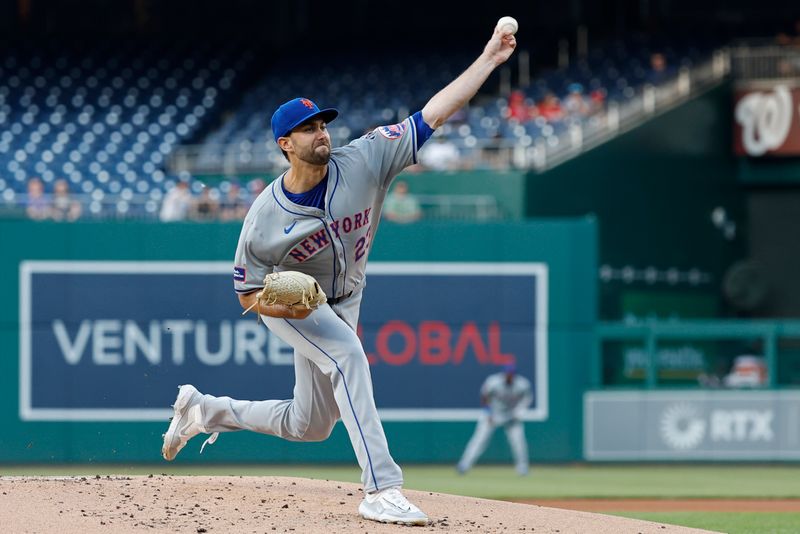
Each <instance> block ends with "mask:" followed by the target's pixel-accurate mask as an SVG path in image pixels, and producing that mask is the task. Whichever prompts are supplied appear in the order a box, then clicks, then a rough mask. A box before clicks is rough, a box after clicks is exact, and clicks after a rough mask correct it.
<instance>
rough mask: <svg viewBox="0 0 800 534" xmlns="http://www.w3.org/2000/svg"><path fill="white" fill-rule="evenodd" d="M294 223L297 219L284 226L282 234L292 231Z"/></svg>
mask: <svg viewBox="0 0 800 534" xmlns="http://www.w3.org/2000/svg"><path fill="white" fill-rule="evenodd" d="M295 224H297V221H294V222H293V223H292V224H290V225H289V226H287V227H286V228H284V229H283V233H284V234H288V233H289V232H291V231H292V228H294V225H295Z"/></svg>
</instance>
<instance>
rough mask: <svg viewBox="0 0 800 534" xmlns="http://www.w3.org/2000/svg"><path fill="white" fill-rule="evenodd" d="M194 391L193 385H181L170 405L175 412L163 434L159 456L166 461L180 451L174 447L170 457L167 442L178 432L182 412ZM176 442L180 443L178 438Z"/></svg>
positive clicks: (182, 416)
mask: <svg viewBox="0 0 800 534" xmlns="http://www.w3.org/2000/svg"><path fill="white" fill-rule="evenodd" d="M195 391H196V389H195V388H193V387H187V386H181V387H180V388H178V398H177V399H175V404H174V405H173V406H172V407H173V409H174V410H175V412H174V414H173V416H172V422H171V423H170V424H169V428H168V429H167V432H166V433H165V434H164V436H163V437H164V444H163V445H161V456H162V457H163V458H164V459H165V460H166V461H168V462H171V461H172V460H174V459H175V457H176V456H178V453H179V452H180V451H179V450H177V449H176V450H175V454H173V455H172V456H171V457H170V454H169V450H170V446H169V444H170V443H171V442H172V441H174V439H175V434H176V433H177V432H178V428H180V424H181V420H183V418H184V416H185V414H184V413H182V412H184V410H185V409H186V405H187V404H189V401H190V400H191V399H192V396H193V395H194V392H195ZM178 442H179V443H180V440H178Z"/></svg>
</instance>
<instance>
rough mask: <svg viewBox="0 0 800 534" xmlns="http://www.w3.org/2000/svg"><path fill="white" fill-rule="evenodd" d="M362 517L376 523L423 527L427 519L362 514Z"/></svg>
mask: <svg viewBox="0 0 800 534" xmlns="http://www.w3.org/2000/svg"><path fill="white" fill-rule="evenodd" d="M361 517H363V518H364V519H369V520H370V521H377V522H378V523H388V524H395V525H407V526H419V527H424V526H425V525H427V524H428V522H429V521H428V520H427V519H414V520H412V521H403V520H401V519H374V518H372V517H367V516H364V515H362V516H361Z"/></svg>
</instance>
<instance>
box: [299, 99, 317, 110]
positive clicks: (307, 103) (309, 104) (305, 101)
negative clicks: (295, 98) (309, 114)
mask: <svg viewBox="0 0 800 534" xmlns="http://www.w3.org/2000/svg"><path fill="white" fill-rule="evenodd" d="M300 103H301V104H303V105H304V106H305V107H307V108H308V109H314V103H313V102H312V101H311V100H309V99H307V98H303V99H302V100H300Z"/></svg>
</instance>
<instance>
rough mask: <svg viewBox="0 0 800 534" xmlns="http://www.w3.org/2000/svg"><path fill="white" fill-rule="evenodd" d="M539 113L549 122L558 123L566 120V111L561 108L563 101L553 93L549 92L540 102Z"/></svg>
mask: <svg viewBox="0 0 800 534" xmlns="http://www.w3.org/2000/svg"><path fill="white" fill-rule="evenodd" d="M538 111H539V115H540V116H542V117H544V119H545V120H546V121H548V122H556V121H560V120H561V119H563V118H564V110H563V109H562V107H561V101H560V100H559V99H558V97H557V96H556V95H555V94H554V93H552V92H548V93H547V94H545V95H544V98H543V99H542V101H541V102H539V106H538Z"/></svg>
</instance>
